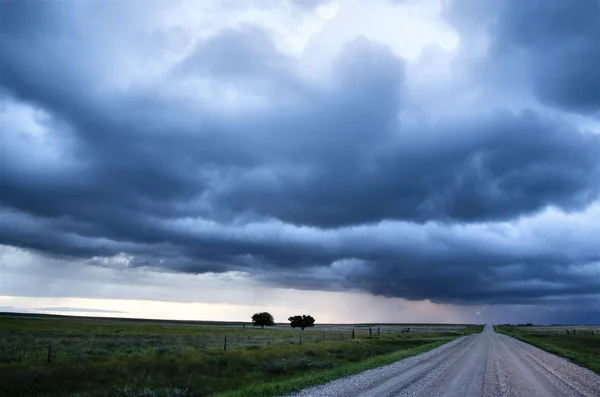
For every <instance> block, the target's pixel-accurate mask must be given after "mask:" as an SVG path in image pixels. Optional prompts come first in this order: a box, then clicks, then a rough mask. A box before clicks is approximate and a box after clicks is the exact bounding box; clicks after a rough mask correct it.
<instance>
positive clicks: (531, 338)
mask: <svg viewBox="0 0 600 397" xmlns="http://www.w3.org/2000/svg"><path fill="white" fill-rule="evenodd" d="M495 328H496V331H497V332H500V333H503V334H506V335H509V336H512V337H515V338H517V339H520V340H522V341H523V342H527V343H530V344H532V345H534V346H537V347H539V348H540V349H543V350H546V351H548V352H550V353H554V354H556V355H559V356H561V357H565V358H567V359H569V360H571V361H572V362H574V363H575V364H578V365H581V366H583V367H586V368H589V369H591V370H592V371H594V372H596V373H597V374H600V325H599V326H551V327H548V326H539V327H538V326H525V327H518V326H497V327H495Z"/></svg>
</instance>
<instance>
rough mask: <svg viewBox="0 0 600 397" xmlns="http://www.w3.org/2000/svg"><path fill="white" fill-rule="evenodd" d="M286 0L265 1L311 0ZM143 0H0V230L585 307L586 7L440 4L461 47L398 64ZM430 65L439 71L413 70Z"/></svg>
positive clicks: (182, 257) (397, 290)
mask: <svg viewBox="0 0 600 397" xmlns="http://www.w3.org/2000/svg"><path fill="white" fill-rule="evenodd" d="M258 3H259V2H257V4H254V3H253V2H248V3H244V4H245V5H244V7H250V8H252V7H254V8H260V7H261V6H264V5H261V4H258ZM284 3H285V2H279V3H277V2H273V4H270V7H274V8H278V7H288V6H289V7H291V8H290V9H291V10H293V13H297V14H298V16H297V17H298V18H308V17H309V16H310V15H312V14H313V13H315V12H316V11H315V10H318V9H319V7H324V6H326V5H327V2H321V3H322V4H321V3H311V4H310V6H307V5H299V4H295V5H286V4H284ZM382 4H383V2H382ZM385 4H386V5H387V6H389V7H402V6H403V5H402V4H403V3H402V2H400V3H394V2H387V1H386V2H385ZM343 6H344V5H343V4H342V5H341V6H340V7H343ZM162 7H163V6H161V4H160V3H152V2H151V3H148V4H147V5H146V3H143V4H142V3H141V2H137V3H136V2H131V3H128V4H127V5H124V4H121V3H111V4H108V3H92V2H90V3H64V2H60V3H59V2H46V3H44V4H43V5H42V4H37V3H36V4H33V3H30V2H2V3H0V47H1V48H2V49H3V50H2V52H0V129H1V130H2V131H1V132H2V134H3V147H2V152H1V154H0V155H1V156H2V168H3V172H2V173H0V213H1V215H2V216H1V217H0V243H2V244H4V245H10V246H14V247H18V248H22V249H26V250H32V251H35V252H38V253H41V254H43V255H46V256H48V257H67V258H77V259H80V260H81V261H82V265H94V266H117V262H118V265H119V266H120V265H121V264H122V263H123V258H126V259H125V260H124V263H125V267H144V268H148V271H165V270H166V271H172V272H180V273H208V272H211V273H225V272H232V271H241V272H244V273H246V274H248V275H249V276H250V277H251V278H253V279H255V280H257V281H260V282H262V283H265V284H268V285H272V286H280V287H294V288H300V289H316V290H359V291H366V292H369V293H372V294H376V295H383V296H387V297H400V298H405V299H409V300H423V299H428V300H431V301H433V302H439V303H453V304H467V305H468V304H503V305H511V304H514V305H519V304H550V303H552V302H561V304H564V305H566V306H569V305H570V304H571V303H570V302H572V300H573V299H579V300H580V301H581V300H583V301H586V302H589V305H588V306H589V308H590V309H589V310H590V311H589V312H590V313H591V312H593V310H594V306H593V305H594V303H593V302H594V299H593V298H594V297H597V295H598V294H599V293H600V278H599V277H598V274H599V271H600V250H598V247H597V244H596V242H595V241H594V239H593V238H592V237H590V236H594V235H597V233H598V232H600V230H599V229H600V226H598V225H600V223H599V221H600V204H599V203H598V189H599V187H600V141H599V139H600V135H598V134H597V133H595V130H594V128H591V127H590V126H597V125H598V119H597V116H598V114H600V113H599V109H600V46H599V44H598V40H597V37H599V36H600V30H599V29H600V6H599V3H598V2H597V1H593V0H589V1H584V0H582V1H577V2H572V1H567V0H564V1H562V0H552V1H547V2H530V3H528V4H522V2H518V1H510V0H506V1H502V2H498V3H495V4H494V5H493V6H492V5H482V4H481V2H474V1H467V0H456V1H453V2H450V3H449V4H448V5H447V8H446V9H444V10H442V12H441V14H440V15H441V16H440V18H442V17H443V18H445V23H447V24H448V25H449V26H451V27H452V28H453V29H454V31H455V32H456V34H457V35H458V36H459V37H460V44H459V47H458V48H456V49H453V50H450V51H446V50H442V49H436V50H435V51H434V50H433V49H432V48H429V49H425V50H424V51H423V53H422V54H421V56H420V57H419V58H418V59H416V60H414V59H407V58H405V57H403V56H402V54H398V52H397V51H395V50H394V49H393V48H391V47H390V45H388V43H382V42H378V41H377V40H374V39H372V38H369V37H360V36H357V37H353V38H352V39H350V40H348V41H347V42H345V43H344V44H343V45H342V46H341V47H339V48H335V50H332V51H331V53H332V54H333V55H331V62H330V64H329V65H328V67H327V68H326V69H325V70H319V71H310V70H309V69H310V68H308V67H307V65H306V62H304V61H303V60H302V54H301V55H298V54H294V53H292V52H290V51H286V50H284V49H282V48H281V44H280V43H279V42H278V36H277V34H276V33H274V32H273V31H272V29H270V28H266V27H265V26H261V25H260V24H258V23H248V22H240V23H239V24H237V25H236V26H222V27H220V28H218V29H216V30H215V31H213V32H211V33H210V34H198V35H195V34H192V32H191V31H189V30H185V29H182V28H180V27H177V26H175V27H174V26H172V24H169V23H165V22H164V21H163V20H162V19H160V15H162V14H161V13H162V11H164V10H161V8H162ZM165 7H166V6H165ZM232 7H233V6H232ZM240 7H241V8H243V7H242V6H240ZM222 12H224V13H225V12H228V11H224V9H223V11H222ZM231 12H233V11H231ZM323 30H324V32H326V30H327V26H326V25H325V28H323ZM322 34H325V33H322ZM318 39H319V38H318V37H316V38H314V39H312V40H313V41H310V40H309V42H308V44H307V45H306V50H305V51H306V52H308V51H309V50H310V49H311V48H312V47H311V45H313V46H314V45H316V44H315V43H314V41H316V40H318ZM482 42H483V43H484V44H481V43H482ZM427 51H433V52H427ZM428 54H429V55H430V56H431V57H432V58H431V59H430V61H428V59H429V58H428ZM431 54H433V55H431ZM436 54H437V55H436ZM427 62H431V63H432V64H436V63H437V64H439V65H446V66H445V67H447V68H448V70H450V72H448V70H447V71H446V74H448V73H449V75H450V77H448V78H446V80H445V81H437V82H436V80H431V79H424V80H425V82H423V81H421V80H419V79H418V78H417V77H419V73H426V71H423V70H417V69H422V68H415V65H424V64H427ZM452 70H456V72H455V74H453V73H452ZM436 84H437V86H436ZM515 97H518V98H519V100H515V99H514V98H515ZM582 120H583V121H582ZM115 258H118V260H117V259H115ZM48 271H49V272H51V270H50V269H49V270H48ZM583 312H586V311H585V310H584V311H583ZM583 312H582V313H583ZM586 313H588V312H586Z"/></svg>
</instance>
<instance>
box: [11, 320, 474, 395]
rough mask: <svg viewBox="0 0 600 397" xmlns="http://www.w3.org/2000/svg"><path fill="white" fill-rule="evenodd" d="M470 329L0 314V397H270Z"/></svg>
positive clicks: (397, 356) (418, 349) (379, 362)
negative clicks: (260, 324) (305, 326)
mask: <svg viewBox="0 0 600 397" xmlns="http://www.w3.org/2000/svg"><path fill="white" fill-rule="evenodd" d="M369 328H370V332H369ZM480 330H481V327H478V326H467V325H448V324H444V325H435V324H354V325H351V324H321V325H317V326H315V327H314V328H309V329H306V330H304V331H299V330H294V329H292V328H291V327H289V325H287V326H285V325H277V326H275V327H265V328H264V329H261V328H260V327H252V326H251V324H250V323H241V322H238V323H235V322H233V323H228V322H191V321H188V322H185V321H152V320H126V319H110V318H84V317H66V316H64V317H63V316H43V315H13V314H0V395H2V396H30V395H43V396H209V395H215V394H222V395H227V393H229V395H239V396H250V395H256V396H259V395H265V396H266V395H277V394H278V393H281V392H289V391H293V390H297V389H298V388H300V387H304V386H307V385H312V384H316V383H319V382H323V381H327V380H329V379H334V378H336V377H339V376H342V375H345V374H349V373H354V372H357V371H359V370H364V369H367V368H369V367H372V366H377V365H382V364H385V363H387V362H391V361H395V360H397V359H400V358H403V357H407V356H410V355H414V354H417V353H419V352H422V351H426V350H429V349H431V348H433V347H436V346H439V345H441V344H443V343H446V342H448V341H450V340H453V339H455V338H456V337H459V336H462V335H465V334H469V333H473V332H479V331H480ZM353 334H354V337H353Z"/></svg>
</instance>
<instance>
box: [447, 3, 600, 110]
mask: <svg viewBox="0 0 600 397" xmlns="http://www.w3.org/2000/svg"><path fill="white" fill-rule="evenodd" d="M448 15H449V19H450V20H451V21H452V22H453V23H454V24H455V25H456V26H458V27H460V28H461V29H463V31H471V30H472V29H473V28H474V27H475V26H479V27H480V28H482V30H478V31H477V32H478V34H483V33H487V34H488V35H489V36H490V38H491V42H490V50H489V58H488V59H486V62H485V64H486V70H487V71H488V72H489V71H490V70H491V69H494V68H496V67H497V65H502V68H501V70H500V71H499V76H498V77H497V78H498V79H499V80H500V81H505V82H506V81H507V80H510V79H511V78H512V76H511V73H512V72H513V71H514V64H520V65H521V66H522V67H523V68H524V69H525V70H526V71H525V74H526V75H527V78H528V79H529V85H530V87H531V88H532V90H533V92H534V93H535V94H536V95H537V97H538V98H539V99H540V100H541V101H542V102H543V103H544V104H546V105H550V106H555V107H558V108H561V109H565V110H569V111H574V112H580V113H586V114H592V115H596V116H598V115H600V41H599V40H598V37H600V3H599V2H598V1H597V0H576V1H573V0H551V1H527V2H523V1H520V0H501V1H497V2H477V1H473V0H454V1H452V2H451V7H449V10H448Z"/></svg>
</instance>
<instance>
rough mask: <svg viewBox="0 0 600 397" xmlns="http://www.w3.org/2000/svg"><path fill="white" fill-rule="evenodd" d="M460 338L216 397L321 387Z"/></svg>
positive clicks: (257, 396)
mask: <svg viewBox="0 0 600 397" xmlns="http://www.w3.org/2000/svg"><path fill="white" fill-rule="evenodd" d="M457 337H458V336H455V337H448V338H443V339H442V340H439V341H437V342H433V343H428V344H425V345H422V346H418V347H414V348H410V349H406V350H400V351H396V352H393V353H389V354H384V355H381V356H376V357H372V358H369V359H366V360H363V361H361V362H358V363H354V364H347V365H344V366H340V367H336V368H331V369H328V370H325V371H321V372H318V373H315V374H307V375H303V376H299V377H297V378H293V379H289V380H285V381H280V382H274V383H269V384H263V385H253V386H250V387H246V388H243V389H241V390H235V391H231V392H225V393H220V394H218V395H217V396H216V397H274V396H282V395H286V394H291V393H294V392H297V391H300V390H302V389H305V388H307V387H311V386H317V385H321V384H324V383H327V382H330V381H333V380H336V379H340V378H343V377H346V376H350V375H355V374H358V373H360V372H363V371H366V370H368V369H373V368H377V367H381V366H384V365H387V364H391V363H394V362H396V361H398V360H402V359H404V358H407V357H411V356H415V355H417V354H421V353H424V352H427V351H429V350H432V349H435V348H436V347H439V346H442V345H444V344H446V343H448V342H450V341H453V340H454V339H456V338H457Z"/></svg>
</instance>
